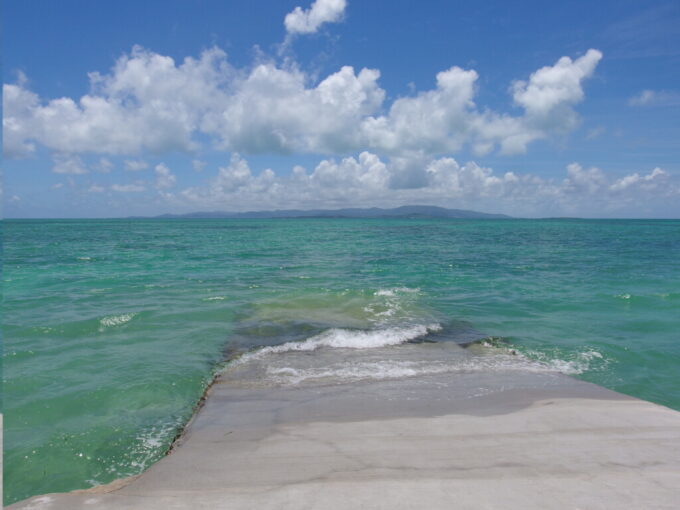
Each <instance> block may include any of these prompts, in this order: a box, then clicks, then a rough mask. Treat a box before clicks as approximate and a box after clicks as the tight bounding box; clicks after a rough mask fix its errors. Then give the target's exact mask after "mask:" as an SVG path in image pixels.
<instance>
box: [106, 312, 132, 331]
mask: <svg viewBox="0 0 680 510" xmlns="http://www.w3.org/2000/svg"><path fill="white" fill-rule="evenodd" d="M135 315H137V314H136V313H124V314H121V315H110V316H108V317H104V318H103V319H101V320H100V321H99V324H101V326H102V328H109V327H113V326H120V325H121V324H125V323H126V322H130V321H131V320H132V319H133V317H134V316H135Z"/></svg>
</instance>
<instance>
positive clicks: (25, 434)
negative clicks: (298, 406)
mask: <svg viewBox="0 0 680 510" xmlns="http://www.w3.org/2000/svg"><path fill="white" fill-rule="evenodd" d="M4 236H5V246H4V325H3V334H4V338H5V347H4V374H3V378H4V412H5V502H6V503H10V502H13V501H16V500H19V499H23V498H26V497H28V496H31V495H34V494H39V493H45V492H54V491H66V490H70V489H75V488H83V487H88V486H91V485H94V484H99V483H106V482H109V481H111V480H113V479H116V478H120V477H124V476H128V475H132V474H136V473H139V472H140V471H142V470H143V469H144V468H145V467H148V466H149V465H150V464H151V463H152V462H154V461H156V460H158V459H159V458H160V457H162V455H163V454H164V452H165V450H166V449H167V447H168V445H169V444H170V443H171V441H172V439H173V437H174V436H175V434H176V432H177V430H178V429H179V428H180V427H181V426H182V424H184V423H185V422H186V420H187V419H188V418H189V417H190V416H191V413H192V409H193V406H194V405H195V403H196V401H197V400H198V398H199V397H200V395H201V393H202V392H203V390H204V388H205V386H206V385H207V384H208V382H209V381H210V380H211V378H212V376H213V373H214V371H215V370H217V369H218V368H219V367H220V366H221V363H222V361H223V359H224V358H225V356H231V355H233V354H234V353H238V352H243V351H245V350H248V349H252V348H255V347H260V346H264V345H277V344H282V343H284V342H288V341H304V340H305V339H308V338H310V337H314V335H318V334H322V333H323V332H325V331H328V330H329V328H344V329H346V330H348V331H353V330H360V331H367V330H369V331H372V330H376V329H377V330H379V331H380V330H381V329H380V328H384V327H401V328H408V327H413V326H417V325H419V324H421V325H422V324H435V323H436V324H440V325H441V326H442V328H443V329H442V330H441V331H440V332H438V333H437V334H436V335H434V336H433V338H434V339H436V340H447V339H452V340H454V341H460V339H461V338H463V336H464V337H465V338H466V339H473V338H477V337H480V338H481V337H482V336H486V335H493V336H498V337H503V338H505V339H506V340H507V341H508V342H510V343H511V344H512V347H513V348H514V349H517V351H519V352H520V353H521V355H522V356H524V357H526V358H528V359H533V360H536V361H537V362H538V363H541V364H543V365H545V366H550V367H553V368H555V369H556V370H562V371H565V372H566V373H570V374H573V375H576V376H577V377H580V378H583V379H585V380H588V381H592V382H595V383H598V384H601V385H603V386H606V387H608V388H612V389H615V390H617V391H620V392H623V393H627V394H630V395H634V396H637V397H640V398H643V399H647V400H651V401H653V402H658V403H660V404H663V405H667V406H669V407H672V408H675V409H680V371H679V370H678V369H679V367H680V313H679V312H680V222H678V221H623V220H621V221H568V220H559V221H550V220H536V221H534V220H503V221H489V220H485V221H470V220H466V221H446V220H339V219H304V220H301V219H297V220H188V221H179V220H172V221H161V220H139V221H128V220H108V221H99V220H86V221H75V220H69V221H56V220H54V221H6V222H5V224H4Z"/></svg>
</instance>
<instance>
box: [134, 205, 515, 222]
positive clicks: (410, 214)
mask: <svg viewBox="0 0 680 510" xmlns="http://www.w3.org/2000/svg"><path fill="white" fill-rule="evenodd" d="M137 218H138V216H137ZM154 218H177V219H182V218H186V219H190V218H225V219H238V218H243V219H258V218H259V219H270V218H450V219H509V218H511V216H507V215H505V214H489V213H483V212H477V211H468V210H464V209H447V208H445V207H436V206H430V205H404V206H401V207H395V208H392V209H381V208H379V207H371V208H356V207H353V208H347V209H312V210H299V209H287V210H276V211H248V212H224V211H208V212H193V213H187V214H161V215H160V216H154Z"/></svg>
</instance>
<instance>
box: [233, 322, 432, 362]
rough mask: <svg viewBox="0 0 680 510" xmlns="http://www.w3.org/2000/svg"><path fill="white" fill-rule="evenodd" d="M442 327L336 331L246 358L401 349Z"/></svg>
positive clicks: (329, 331)
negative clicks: (331, 350)
mask: <svg viewBox="0 0 680 510" xmlns="http://www.w3.org/2000/svg"><path fill="white" fill-rule="evenodd" d="M441 328H442V327H441V325H439V324H427V325H425V324H416V325H413V326H403V327H394V328H383V329H373V330H368V331H364V330H351V329H340V328H333V329H329V330H327V331H324V332H323V333H320V334H318V335H315V336H313V337H310V338H308V339H306V340H303V341H302V342H286V343H285V344H281V345H275V346H271V347H263V348H262V349H259V350H257V351H254V352H252V353H249V354H247V355H245V356H243V357H242V359H248V358H252V357H260V356H263V355H266V354H276V353H282V352H290V351H314V350H316V349H320V348H322V347H328V348H336V349H338V348H340V349H342V348H344V349H374V348H378V347H386V346H388V345H399V344H403V343H405V342H408V341H409V340H415V339H416V338H419V337H421V336H425V335H427V334H428V333H430V332H432V331H439V330H441Z"/></svg>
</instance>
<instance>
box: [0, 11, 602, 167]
mask: <svg viewBox="0 0 680 510" xmlns="http://www.w3.org/2000/svg"><path fill="white" fill-rule="evenodd" d="M340 4H342V5H343V6H344V2H321V1H318V2H316V3H315V4H313V6H312V8H311V10H310V11H300V12H302V14H304V15H305V16H307V17H308V18H309V19H312V14H314V13H315V12H318V13H321V14H317V15H315V16H316V17H314V18H313V19H314V20H320V19H327V18H328V16H329V14H323V13H328V12H340V11H338V10H337V9H336V10H335V11H333V10H332V9H331V8H330V7H329V6H336V7H337V6H340ZM323 6H325V7H323ZM322 7H323V8H324V9H327V10H323V9H322ZM343 8H344V7H343ZM315 9H316V11H315ZM320 9H322V10H320ZM328 9H331V10H328ZM296 12H297V10H296V11H293V13H291V14H294V13H296ZM322 14H323V16H322ZM305 19H307V18H305ZM328 19H330V18H328ZM310 23H312V22H311V21H310ZM314 23H316V21H315V22H314ZM601 58H602V53H600V52H599V51H598V50H594V49H591V50H588V51H587V52H586V53H585V54H584V55H582V56H580V57H578V58H576V59H571V58H570V57H562V58H560V59H559V60H558V61H557V62H556V63H555V64H554V65H551V66H546V67H543V68H541V69H539V70H537V71H536V72H534V73H532V74H531V75H530V76H529V77H528V79H526V80H518V81H515V82H514V83H512V84H511V88H510V89H511V96H512V97H511V99H512V101H511V102H510V106H512V107H515V108H518V109H520V110H521V111H522V113H521V114H519V115H510V114H508V113H503V112H495V111H492V110H490V109H488V108H484V107H480V106H479V105H477V104H476V103H475V96H476V88H477V80H478V74H477V72H476V71H474V70H472V69H467V70H466V69H462V68H460V67H455V66H454V67H451V68H450V69H447V70H444V71H442V72H440V73H438V74H437V76H436V83H435V87H434V88H432V89H431V90H425V91H421V92H418V93H415V94H414V95H412V96H408V97H401V98H398V99H396V100H394V101H393V102H392V103H391V104H386V101H385V98H386V91H385V90H384V89H383V88H382V87H381V86H380V84H379V78H380V72H379V71H378V70H377V69H367V68H363V69H361V70H358V71H357V70H355V69H354V68H353V67H351V66H344V67H342V68H340V69H339V70H338V71H336V72H334V73H332V74H330V75H328V76H326V77H324V78H323V79H320V80H316V81H315V80H314V79H313V78H312V77H311V76H310V75H308V74H307V73H305V72H304V71H302V70H300V69H299V68H298V67H297V66H296V65H295V64H290V63H288V64H277V63H275V62H273V61H267V62H261V63H257V64H256V65H253V66H252V67H250V68H246V69H237V68H235V67H233V66H232V65H231V64H230V63H229V62H228V59H227V55H226V53H225V52H224V51H222V50H221V49H219V48H211V49H209V50H207V51H204V52H203V53H202V54H201V55H200V56H199V57H198V58H193V57H187V58H185V59H184V60H183V61H182V62H179V63H177V62H175V61H174V60H173V59H172V58H171V57H168V56H164V55H160V54H158V53H155V52H152V51H149V50H146V49H144V48H141V47H134V48H133V49H132V51H131V52H130V53H129V54H126V55H123V56H122V57H120V58H119V59H118V61H117V62H116V63H115V65H114V66H113V68H112V69H111V71H110V72H109V73H107V74H100V73H97V72H93V73H90V74H89V82H90V92H89V93H88V94H86V95H84V96H82V97H81V98H79V99H77V100H75V99H72V98H69V97H62V98H56V99H43V98H40V97H38V95H37V94H35V93H34V92H32V91H31V90H29V89H28V88H27V86H26V83H25V81H23V80H20V81H19V82H17V83H15V84H5V85H4V87H3V91H4V96H3V105H4V115H5V116H4V119H3V126H4V151H5V155H6V156H7V157H10V158H11V157H23V156H27V155H29V154H31V153H33V152H35V151H36V149H37V147H38V146H44V147H46V148H48V149H50V150H51V151H53V152H54V153H57V154H61V155H77V154H84V153H96V154H106V155H122V156H129V157H134V156H138V155H140V154H142V153H146V152H151V153H155V154H162V153H167V152H171V151H185V152H192V151H195V150H197V149H199V148H200V147H201V142H199V141H198V140H203V139H205V138H206V137H207V138H208V139H209V140H210V143H212V145H213V146H214V147H216V148H219V149H221V150H225V151H233V152H239V153H242V154H260V153H269V154H272V153H277V154H290V153H313V154H326V155H344V154H352V153H357V152H360V151H364V150H368V151H371V152H374V153H376V154H379V155H386V156H390V157H402V156H404V155H407V154H409V153H411V152H413V151H418V152H422V153H425V154H427V155H443V154H455V153H456V152H458V151H460V150H461V149H462V148H463V147H465V146H470V147H471V148H472V149H473V150H474V151H475V152H476V153H477V154H486V153H488V152H490V151H492V150H494V149H496V148H497V149H499V150H500V151H501V152H502V153H522V152H525V151H526V150H527V146H528V144H530V143H531V142H533V141H535V140H539V139H544V138H549V137H551V136H559V135H562V134H564V133H567V132H569V131H571V130H572V129H574V128H575V127H576V126H577V124H578V114H577V113H576V111H575V110H574V106H575V105H576V104H578V103H579V102H581V101H582V100H583V98H584V91H583V83H584V81H585V80H586V79H587V78H588V77H590V76H592V74H593V72H594V70H595V68H596V66H597V64H598V62H599V61H600V59H601ZM64 157H66V156H64ZM130 169H132V168H130Z"/></svg>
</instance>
